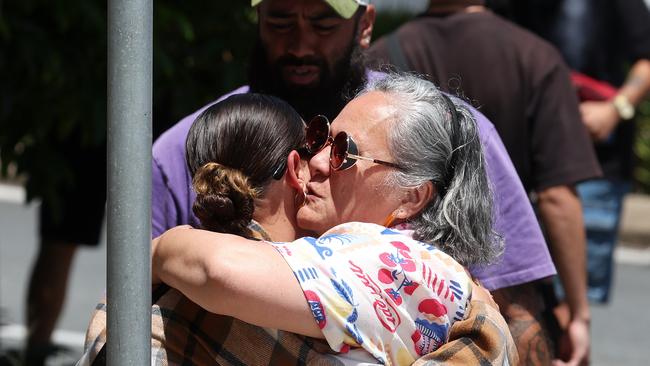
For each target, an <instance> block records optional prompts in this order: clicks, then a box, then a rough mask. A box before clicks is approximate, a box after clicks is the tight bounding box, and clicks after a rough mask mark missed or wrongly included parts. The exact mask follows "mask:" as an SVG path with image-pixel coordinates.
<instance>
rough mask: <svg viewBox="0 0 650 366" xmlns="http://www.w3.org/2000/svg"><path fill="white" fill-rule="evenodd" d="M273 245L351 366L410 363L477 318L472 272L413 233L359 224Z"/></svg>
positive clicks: (332, 343)
mask: <svg viewBox="0 0 650 366" xmlns="http://www.w3.org/2000/svg"><path fill="white" fill-rule="evenodd" d="M272 244H273V245H274V246H275V248H276V249H277V250H278V251H279V252H280V254H281V255H282V256H283V257H284V258H285V260H286V261H287V263H288V264H289V266H290V267H291V269H292V270H293V272H294V274H295V275H296V278H297V279H298V281H299V282H300V285H301V287H302V290H303V292H304V294H305V298H306V300H307V302H308V303H309V306H310V308H311V311H312V313H313V315H314V318H315V319H316V322H317V323H318V326H319V327H320V328H321V329H322V331H323V334H324V336H325V338H326V340H327V342H328V343H329V345H330V347H331V348H332V349H333V350H334V351H337V352H340V356H342V359H343V360H344V359H346V358H347V359H348V360H350V361H354V362H350V363H358V362H369V363H380V364H387V365H410V364H411V363H413V362H414V361H415V360H416V359H417V358H419V357H420V356H421V355H424V354H427V353H430V352H432V351H434V350H436V349H437V348H438V347H440V346H441V345H442V344H444V343H445V342H446V341H447V339H448V336H449V328H450V327H451V325H452V324H453V323H454V322H455V321H457V320H462V319H464V318H465V316H466V314H468V313H469V309H468V308H467V307H468V306H469V303H470V297H471V282H470V281H471V279H470V277H469V275H468V274H467V272H466V271H465V269H464V268H463V267H462V266H461V265H460V264H458V263H457V262H456V261H455V260H454V259H453V258H451V257H450V256H448V255H447V254H445V253H443V252H442V251H440V250H438V249H437V248H436V247H435V246H433V245H431V244H427V243H423V242H419V241H417V240H414V239H412V238H411V236H410V235H409V233H407V232H402V231H399V230H396V229H387V228H385V227H383V226H380V225H375V224H367V223H358V222H353V223H346V224H342V225H339V226H336V227H334V228H332V229H330V230H328V231H327V232H326V233H325V234H323V235H322V236H321V237H319V238H311V237H307V238H301V239H298V240H296V241H294V242H291V243H272ZM364 350H365V351H367V353H366V352H364ZM368 353H369V354H370V355H372V356H373V357H374V359H372V358H370V357H368V356H367V355H368ZM364 354H365V355H366V356H365V358H364V356H363V355H364ZM344 363H348V362H344Z"/></svg>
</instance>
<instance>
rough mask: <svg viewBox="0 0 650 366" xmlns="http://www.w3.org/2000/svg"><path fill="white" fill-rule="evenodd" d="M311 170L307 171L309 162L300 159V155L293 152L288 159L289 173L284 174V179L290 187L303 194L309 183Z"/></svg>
mask: <svg viewBox="0 0 650 366" xmlns="http://www.w3.org/2000/svg"><path fill="white" fill-rule="evenodd" d="M308 175H309V169H307V162H306V161H304V160H302V159H301V158H300V154H298V152H297V151H295V150H293V151H291V152H290V153H289V156H288V157H287V171H286V173H285V174H284V179H285V181H286V183H287V184H288V185H289V187H291V188H293V189H294V190H296V191H298V192H300V193H302V192H304V191H305V186H306V184H307V182H309V176H308Z"/></svg>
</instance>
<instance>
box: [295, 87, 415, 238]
mask: <svg viewBox="0 0 650 366" xmlns="http://www.w3.org/2000/svg"><path fill="white" fill-rule="evenodd" d="M388 99H389V98H388V97H387V96H386V95H385V94H383V93H380V92H372V93H368V94H365V95H362V96H360V97H357V98H355V99H354V100H353V101H352V102H350V103H349V104H348V105H347V106H346V107H345V108H344V109H343V111H341V113H340V114H339V116H338V117H337V118H336V119H335V120H334V122H333V123H332V126H331V134H332V135H336V134H337V133H338V132H340V131H345V132H347V133H348V134H349V135H350V136H352V138H353V139H354V140H355V142H356V143H357V147H358V148H359V153H360V154H361V155H366V156H372V157H373V158H376V159H382V160H386V161H392V160H393V158H392V157H391V156H389V155H390V153H389V151H390V150H389V148H388V136H387V130H388V125H389V123H390V120H391V117H392V116H393V115H394V108H384V107H380V106H384V105H386V104H387V103H389V102H390V100H388ZM360 121H363V123H360ZM330 149H331V148H330V147H326V148H325V149H323V150H321V151H320V152H319V153H318V154H316V155H315V156H314V157H313V158H312V159H311V161H310V162H309V167H310V172H311V177H312V178H311V181H310V183H309V184H308V185H307V189H308V195H307V200H306V203H305V205H304V206H303V207H302V208H301V209H300V210H299V211H298V223H299V226H301V227H303V228H308V229H310V230H314V231H320V232H322V231H324V230H326V229H328V228H330V227H332V226H335V225H336V224H337V223H338V222H349V221H361V222H384V221H385V219H386V217H387V216H388V215H390V214H391V213H392V212H393V211H394V210H396V209H397V207H398V206H400V204H401V203H403V198H404V197H406V191H405V190H404V189H401V188H395V187H391V188H389V187H387V186H386V185H385V182H386V178H387V177H388V175H389V174H390V173H392V171H393V169H394V168H391V167H387V166H384V165H380V164H374V163H372V162H369V161H363V160H359V161H357V163H356V164H355V165H354V166H353V167H352V168H350V169H347V170H343V171H332V170H331V168H330V165H329V154H330ZM360 188H361V189H360ZM379 198H381V199H379ZM361 203H363V204H361ZM360 207H363V208H364V209H361V208H360ZM352 218H354V220H352Z"/></svg>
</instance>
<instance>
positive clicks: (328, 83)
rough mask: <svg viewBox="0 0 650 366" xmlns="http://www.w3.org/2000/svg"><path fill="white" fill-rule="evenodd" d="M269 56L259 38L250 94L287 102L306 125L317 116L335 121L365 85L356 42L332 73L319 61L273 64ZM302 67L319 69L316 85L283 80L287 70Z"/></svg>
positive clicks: (284, 60)
mask: <svg viewBox="0 0 650 366" xmlns="http://www.w3.org/2000/svg"><path fill="white" fill-rule="evenodd" d="M266 54H267V53H266V50H265V49H264V46H263V45H262V43H261V41H260V40H259V38H258V40H257V42H256V44H255V48H254V50H253V53H252V55H251V56H252V58H251V60H250V67H249V71H248V80H249V83H250V87H251V91H253V92H256V93H264V94H271V95H274V96H277V97H280V98H282V99H284V100H286V101H287V102H288V103H289V104H290V105H291V106H292V107H294V108H295V109H296V110H297V111H298V113H299V114H300V115H301V116H302V118H303V119H305V121H309V118H311V117H313V116H315V115H318V114H322V115H325V116H327V118H329V119H330V121H331V120H333V119H334V118H335V117H336V116H337V115H338V114H339V112H340V111H341V109H343V107H344V106H345V104H346V103H347V102H348V101H349V100H350V99H352V98H353V97H354V95H355V94H356V92H357V91H358V90H359V89H361V87H362V86H363V85H364V84H365V82H366V70H365V60H364V58H363V52H362V51H361V47H359V45H358V44H357V43H356V42H351V43H350V45H349V46H348V49H347V50H345V53H344V56H343V57H342V58H340V59H339V60H337V61H336V63H335V64H334V65H333V67H332V69H330V68H329V67H328V65H327V64H326V63H325V60H323V59H322V58H318V57H303V58H297V57H294V56H290V55H287V56H284V57H281V58H280V59H278V60H277V61H276V62H274V63H273V64H270V63H268V62H267V56H266ZM302 65H309V66H318V68H319V70H320V75H319V80H318V83H317V84H316V85H309V86H297V85H288V84H287V83H286V82H285V81H284V80H283V78H282V68H283V67H284V66H302Z"/></svg>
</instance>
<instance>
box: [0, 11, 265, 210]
mask: <svg viewBox="0 0 650 366" xmlns="http://www.w3.org/2000/svg"><path fill="white" fill-rule="evenodd" d="M254 16H255V11H254V9H251V7H250V3H249V2H247V1H207V2H204V1H171V0H158V1H156V2H155V3H154V97H153V98H154V100H153V108H154V112H153V113H154V114H153V119H154V136H155V135H157V134H159V133H160V132H162V131H164V130H165V129H166V128H168V127H169V126H171V125H173V124H174V123H175V122H176V121H177V120H178V119H180V118H181V117H183V116H184V115H186V114H188V113H190V112H191V111H194V110H196V109H197V108H199V107H200V106H202V105H203V104H205V103H206V102H208V101H209V100H212V99H214V98H216V97H217V96H218V95H221V94H223V93H224V92H226V91H228V90H230V89H232V88H234V87H235V86H237V85H238V84H241V83H242V81H243V80H245V72H246V60H247V56H248V53H249V50H250V47H251V46H252V44H253V39H254V34H255V30H256V26H255V19H254ZM106 29H107V24H106V3H105V2H97V1H85V0H61V1H43V0H41V1H39V0H20V1H2V0H0V70H2V72H1V73H0V161H1V162H2V165H1V171H0V176H6V175H7V172H8V166H9V164H13V166H15V167H16V168H17V173H18V174H20V175H21V176H24V177H25V178H26V183H27V184H26V187H27V191H28V197H29V198H30V199H31V198H34V197H42V198H46V199H49V200H51V201H53V202H55V203H56V199H57V197H58V192H59V191H60V189H61V187H63V186H74V184H75V177H76V176H78V175H79V174H83V172H75V171H73V170H72V169H71V167H70V165H69V163H68V161H67V159H66V157H65V155H64V153H63V147H64V146H65V147H68V148H69V147H70V146H78V147H79V149H80V153H83V149H84V148H89V147H97V146H104V145H105V141H106V68H107V66H106V39H107V34H106V32H107V31H106Z"/></svg>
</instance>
